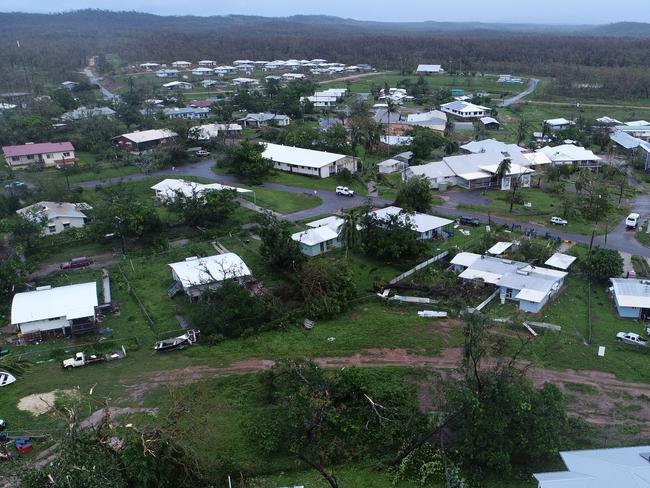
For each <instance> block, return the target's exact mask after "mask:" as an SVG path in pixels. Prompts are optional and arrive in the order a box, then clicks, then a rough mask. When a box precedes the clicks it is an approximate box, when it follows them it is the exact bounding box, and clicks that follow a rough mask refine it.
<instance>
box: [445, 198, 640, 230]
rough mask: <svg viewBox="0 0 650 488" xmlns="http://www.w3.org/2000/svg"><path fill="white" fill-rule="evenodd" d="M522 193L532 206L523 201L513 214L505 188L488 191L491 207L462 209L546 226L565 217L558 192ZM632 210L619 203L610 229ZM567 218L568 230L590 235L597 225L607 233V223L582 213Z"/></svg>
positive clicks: (516, 206) (613, 213)
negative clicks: (557, 218) (487, 212)
mask: <svg viewBox="0 0 650 488" xmlns="http://www.w3.org/2000/svg"><path fill="white" fill-rule="evenodd" d="M521 194H522V196H523V199H524V202H530V203H532V206H531V207H530V208H527V207H524V206H523V205H522V204H515V205H514V207H513V209H512V213H510V202H509V201H508V198H509V195H510V194H509V192H501V191H490V192H488V193H487V195H486V196H487V197H488V198H490V200H491V203H490V205H489V207H485V206H480V207H479V206H474V205H463V204H461V205H459V206H458V208H462V209H467V210H470V211H474V212H481V213H484V212H486V211H487V210H490V211H491V212H492V215H494V216H500V217H507V218H510V219H513V220H517V221H520V222H522V223H524V224H525V223H528V222H535V223H538V224H541V225H545V226H549V225H550V224H549V220H550V218H551V217H553V216H562V207H561V205H560V203H559V202H558V197H557V196H556V195H553V194H551V193H548V192H545V191H542V190H539V189H535V188H525V189H522V190H521ZM628 213H629V208H628V207H626V206H625V205H621V206H615V207H614V211H613V212H611V213H610V214H609V216H608V222H607V227H608V229H609V230H611V229H613V228H614V227H615V226H616V225H618V223H619V222H620V221H621V219H623V218H624V217H625V216H626V215H627V214H628ZM567 220H568V222H569V223H568V224H567V225H566V226H562V228H561V230H563V231H566V232H575V233H576V234H585V235H589V234H591V233H592V231H593V230H594V228H596V232H597V233H598V234H604V233H605V230H606V228H605V224H604V223H598V224H597V225H594V223H592V222H588V221H586V220H584V219H583V218H582V217H581V216H579V215H576V216H573V217H570V218H568V219H567ZM551 233H552V230H551Z"/></svg>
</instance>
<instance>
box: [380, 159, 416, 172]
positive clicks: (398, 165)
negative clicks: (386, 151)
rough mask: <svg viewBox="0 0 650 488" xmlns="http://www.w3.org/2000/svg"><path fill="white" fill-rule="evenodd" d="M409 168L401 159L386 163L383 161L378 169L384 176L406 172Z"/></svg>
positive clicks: (389, 160) (390, 160)
mask: <svg viewBox="0 0 650 488" xmlns="http://www.w3.org/2000/svg"><path fill="white" fill-rule="evenodd" d="M408 167H409V165H408V163H405V162H404V161H400V160H399V159H387V160H386V161H382V162H381V163H379V164H377V169H378V170H379V173H381V174H384V175H388V174H391V173H399V172H400V171H404V170H405V169H406V168H408Z"/></svg>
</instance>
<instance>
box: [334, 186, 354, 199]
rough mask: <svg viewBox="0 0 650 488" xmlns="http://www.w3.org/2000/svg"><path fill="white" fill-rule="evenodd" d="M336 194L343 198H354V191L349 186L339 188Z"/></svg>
mask: <svg viewBox="0 0 650 488" xmlns="http://www.w3.org/2000/svg"><path fill="white" fill-rule="evenodd" d="M336 194H337V195H341V196H343V197H353V196H354V190H350V189H349V188H348V187H347V186H337V187H336Z"/></svg>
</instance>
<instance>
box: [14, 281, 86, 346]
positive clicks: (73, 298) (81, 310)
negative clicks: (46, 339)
mask: <svg viewBox="0 0 650 488" xmlns="http://www.w3.org/2000/svg"><path fill="white" fill-rule="evenodd" d="M97 305H98V300H97V285H96V283H95V282H94V281H93V282H90V283H81V284H78V285H68V286H58V287H56V288H53V287H51V286H41V287H38V288H36V290H34V291H27V292H23V293H16V294H15V295H14V298H13V301H12V302H11V325H13V326H14V327H17V329H18V330H19V331H20V333H21V334H24V335H26V336H31V337H41V336H42V335H43V334H45V335H59V334H66V335H67V334H78V333H85V332H88V331H89V330H92V329H93V328H94V327H95V321H96V315H95V312H96V307H97Z"/></svg>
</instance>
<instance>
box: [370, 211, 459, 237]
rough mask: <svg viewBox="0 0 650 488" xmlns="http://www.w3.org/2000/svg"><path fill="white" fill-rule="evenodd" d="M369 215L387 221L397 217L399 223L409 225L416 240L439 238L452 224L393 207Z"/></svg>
mask: <svg viewBox="0 0 650 488" xmlns="http://www.w3.org/2000/svg"><path fill="white" fill-rule="evenodd" d="M369 215H372V216H373V217H374V218H376V219H378V220H387V219H388V218H390V217H392V216H398V218H399V220H400V222H402V223H405V222H408V223H410V224H411V227H412V229H413V230H414V231H415V232H416V233H417V235H418V239H420V240H428V239H433V238H436V237H440V236H441V235H442V234H443V232H445V231H446V230H449V228H450V227H451V226H452V225H453V224H454V221H453V220H449V219H445V218H442V217H437V216H435V215H428V214H423V213H419V212H408V211H406V210H404V209H402V208H400V207H395V206H390V207H386V208H380V209H377V210H373V211H371V212H369Z"/></svg>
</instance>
